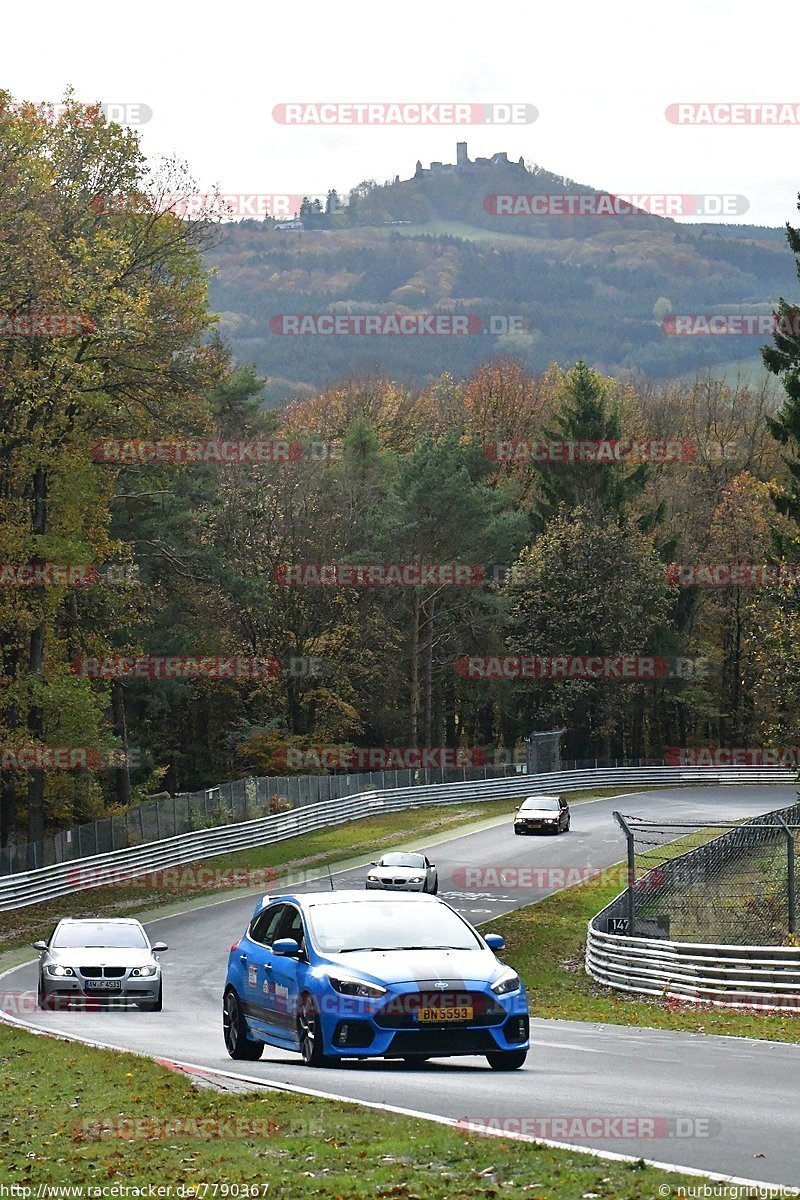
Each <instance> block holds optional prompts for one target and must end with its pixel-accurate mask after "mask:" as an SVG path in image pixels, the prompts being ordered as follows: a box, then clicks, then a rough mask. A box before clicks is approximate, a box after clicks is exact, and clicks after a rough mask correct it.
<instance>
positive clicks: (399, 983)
mask: <svg viewBox="0 0 800 1200" xmlns="http://www.w3.org/2000/svg"><path fill="white" fill-rule="evenodd" d="M503 947H504V942H503V939H502V938H501V937H499V936H498V935H496V934H486V936H485V937H484V936H481V934H479V933H478V932H477V930H475V929H474V928H473V927H472V925H470V924H469V922H468V921H467V920H465V918H464V917H462V916H460V914H459V913H457V912H455V911H454V909H452V908H450V906H449V905H448V904H445V903H444V901H443V900H439V899H438V898H436V897H434V896H425V895H419V894H417V893H410V892H398V893H396V894H394V895H387V894H386V893H382V894H380V893H379V894H376V893H368V892H365V891H355V890H352V891H341V892H310V893H306V894H304V895H298V896H275V897H269V896H265V897H264V899H263V901H261V902H259V904H258V905H256V909H255V912H254V913H253V917H252V919H251V921H250V924H249V926H248V928H247V930H246V932H245V933H244V934H243V935H242V937H241V938H240V939H239V941H238V942H237V943H236V945H235V946H232V947H231V950H230V956H229V959H228V975H227V980H226V983H225V990H224V994H223V1002H222V1005H223V1034H224V1038H225V1047H226V1049H227V1051H228V1054H229V1055H230V1056H231V1058H235V1059H249V1060H255V1059H258V1058H260V1057H261V1054H262V1052H263V1049H264V1046H265V1044H267V1045H270V1046H279V1047H281V1048H282V1049H285V1050H295V1051H299V1052H300V1054H301V1055H302V1057H303V1061H304V1062H305V1063H306V1064H307V1065H308V1066H313V1067H321V1066H328V1065H331V1064H334V1063H336V1062H337V1061H338V1060H339V1059H341V1058H402V1059H405V1060H406V1061H408V1062H411V1063H420V1062H424V1061H425V1060H426V1059H428V1058H438V1057H449V1056H451V1055H465V1054H482V1055H485V1056H486V1059H487V1060H488V1062H489V1065H490V1066H491V1067H492V1068H493V1069H494V1070H498V1071H509V1070H514V1069H515V1068H517V1067H521V1066H522V1064H523V1062H524V1061H525V1057H526V1055H527V1053H528V1049H529V1040H528V1039H529V1020H528V1002H527V996H526V993H525V988H524V986H523V984H522V982H521V981H520V979H519V977H518V976H517V974H516V973H515V972H514V971H513V970H512V969H511V968H510V967H508V966H506V965H505V964H503V963H501V962H499V961H498V959H497V958H495V955H494V951H495V950H502V949H503Z"/></svg>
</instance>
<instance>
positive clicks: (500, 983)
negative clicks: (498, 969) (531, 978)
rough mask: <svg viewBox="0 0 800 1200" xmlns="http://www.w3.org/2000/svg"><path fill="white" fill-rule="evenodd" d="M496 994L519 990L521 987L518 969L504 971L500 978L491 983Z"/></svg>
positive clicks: (504, 994)
mask: <svg viewBox="0 0 800 1200" xmlns="http://www.w3.org/2000/svg"><path fill="white" fill-rule="evenodd" d="M489 986H490V987H491V989H492V991H493V992H494V994H495V996H506V995H508V993H509V992H518V991H519V989H520V982H519V975H518V974H517V972H516V971H512V970H510V969H509V970H508V971H504V972H503V974H502V975H501V976H500V978H499V979H495V981H494V983H492V984H490V985H489Z"/></svg>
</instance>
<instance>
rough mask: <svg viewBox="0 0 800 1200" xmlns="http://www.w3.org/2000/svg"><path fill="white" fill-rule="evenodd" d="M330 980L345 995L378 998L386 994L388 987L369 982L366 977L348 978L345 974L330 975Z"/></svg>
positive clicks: (336, 989)
mask: <svg viewBox="0 0 800 1200" xmlns="http://www.w3.org/2000/svg"><path fill="white" fill-rule="evenodd" d="M328 982H329V983H330V985H331V987H332V988H333V989H334V991H337V992H341V994H342V995H343V996H364V997H368V998H371V999H376V998H377V997H378V996H385V995H386V988H385V987H381V985H380V984H379V983H367V981H366V980H364V979H347V978H346V977H345V976H343V975H329V976H328Z"/></svg>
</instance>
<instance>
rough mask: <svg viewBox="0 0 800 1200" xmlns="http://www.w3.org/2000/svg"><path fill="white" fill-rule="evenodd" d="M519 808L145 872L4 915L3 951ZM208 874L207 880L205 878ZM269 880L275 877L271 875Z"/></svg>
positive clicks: (368, 825)
mask: <svg viewBox="0 0 800 1200" xmlns="http://www.w3.org/2000/svg"><path fill="white" fill-rule="evenodd" d="M638 790H640V791H644V790H649V789H644V788H641V789H638ZM618 794H619V789H618V788H616V789H615V788H603V789H598V790H596V791H591V792H575V793H565V795H570V796H571V802H572V803H573V804H574V803H578V802H580V801H581V800H591V799H599V798H601V797H604V796H614V795H618ZM518 803H519V800H517V799H513V798H508V797H507V798H504V799H501V800H487V801H482V802H480V803H476V804H458V805H449V804H448V805H444V804H442V805H436V806H434V807H430V808H417V809H407V810H405V811H403V812H395V813H383V814H378V815H376V816H374V817H363V818H361V819H359V820H356V821H348V822H347V823H346V824H344V825H335V826H333V827H331V828H329V829H320V830H317V831H316V832H315V833H304V834H300V835H299V836H298V837H293V838H288V839H287V840H286V841H284V842H276V843H274V844H273V845H271V846H253V847H252V848H251V849H249V850H240V851H238V852H237V853H235V854H225V855H220V856H218V857H216V858H207V859H203V860H202V862H198V863H193V864H192V863H187V864H186V865H185V866H183V867H178V868H175V869H174V870H173V871H167V872H165V873H164V874H163V875H161V876H159V875H158V874H157V873H154V874H153V875H149V876H148V875H145V876H142V877H141V878H139V879H135V880H130V881H129V882H126V883H125V884H120V885H115V886H109V887H99V888H92V889H91V890H89V891H81V892H73V893H71V894H70V895H68V896H63V897H61V898H60V899H58V900H51V901H48V902H46V903H43V904H31V905H28V906H26V907H25V908H15V909H11V910H9V911H8V912H0V951H6V950H13V949H17V948H20V947H27V946H28V945H30V943H31V942H33V941H36V940H37V939H38V938H47V937H49V936H50V934H51V932H52V930H53V927H54V925H55V924H56V922H57V921H58V920H59V919H60V918H61V917H80V916H87V915H91V916H136V917H140V918H142V917H143V916H144V915H145V914H148V915H155V914H156V912H158V911H159V910H162V909H168V908H170V907H174V906H175V905H177V904H180V903H181V902H186V901H187V900H193V901H194V902H196V901H197V900H198V899H201V898H202V897H204V896H213V895H219V896H224V895H225V894H228V893H230V892H231V887H230V879H231V877H232V876H234V874H235V873H236V872H240V873H246V872H255V871H260V870H261V871H265V872H268V871H270V870H275V871H279V872H280V873H281V874H283V873H286V874H290V873H294V872H297V871H302V870H313V871H314V872H315V873H316V871H317V870H319V869H320V868H324V867H325V866H327V865H330V864H334V863H341V862H342V861H343V860H345V859H349V858H356V857H358V856H363V855H372V854H373V853H375V852H380V851H381V850H383V849H384V848H385V847H386V846H387V845H396V843H397V840H398V839H403V841H405V842H409V841H410V840H412V839H413V840H414V841H417V840H420V839H426V840H428V841H431V840H433V839H435V838H436V837H437V836H438V835H439V834H442V835H443V836H444V835H446V834H447V833H451V832H454V831H455V832H457V831H458V827H459V826H461V825H465V826H468V825H469V824H470V823H474V822H482V821H488V820H491V819H492V818H496V817H501V816H503V815H504V814H507V813H509V814H510V813H512V812H513V811H514V809H515V808H516V807H517V805H518ZM398 848H400V847H398ZM352 865H356V864H355V863H353V864H352ZM200 867H202V868H203V871H208V872H212V871H213V872H214V873H215V875H216V876H217V877H218V878H219V880H220V883H221V885H222V886H218V887H196V886H194V885H195V883H196V882H197V881H198V879H199V878H200V876H199V874H198V872H197V870H194V869H193V868H200ZM203 877H204V878H208V876H207V875H205V876H203ZM267 878H268V879H269V875H267ZM257 886H258V884H257V883H253V884H251V885H250V888H249V890H250V891H252V890H253V888H254V887H257ZM273 887H274V884H272V883H271V882H268V883H267V884H266V885H263V886H262V890H264V891H268V890H270V888H273ZM244 890H248V889H244Z"/></svg>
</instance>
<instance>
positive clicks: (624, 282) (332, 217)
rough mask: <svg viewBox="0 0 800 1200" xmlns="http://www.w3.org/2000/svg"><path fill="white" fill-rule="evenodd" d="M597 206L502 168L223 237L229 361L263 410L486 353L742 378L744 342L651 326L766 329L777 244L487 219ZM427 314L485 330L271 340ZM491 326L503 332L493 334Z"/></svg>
mask: <svg viewBox="0 0 800 1200" xmlns="http://www.w3.org/2000/svg"><path fill="white" fill-rule="evenodd" d="M596 192H597V190H596V189H590V188H588V187H586V186H585V185H580V184H576V183H574V182H573V181H572V180H569V179H565V178H562V177H560V176H555V175H552V174H551V173H549V172H547V171H545V170H543V169H541V168H538V167H534V168H531V169H530V170H527V169H525V168H524V167H520V166H511V165H507V166H497V167H491V168H484V169H483V170H477V169H476V170H474V171H473V172H470V171H467V172H462V173H461V174H456V173H452V174H445V175H439V176H437V175H431V176H423V177H422V178H418V179H416V178H415V179H409V180H398V181H396V182H395V183H392V184H388V185H382V186H378V185H375V184H372V183H364V184H361V185H359V187H358V188H356V189H354V190H353V192H352V193H351V194H350V198H349V204H348V205H347V206H345V207H342V208H340V209H339V210H338V211H336V212H333V213H332V214H329V215H326V214H324V213H322V214H311V215H308V216H306V217H305V218H304V223H305V226H306V228H305V229H304V230H303V231H292V230H281V229H279V228H278V226H279V225H280V222H276V221H272V220H269V219H265V220H263V221H244V222H242V223H240V224H237V223H230V224H227V225H225V226H223V227H222V228H221V230H220V234H221V237H220V241H219V244H218V245H217V246H216V247H215V248H214V249H213V250H212V251H211V252H210V253H209V254H208V256H207V261H208V263H209V264H211V265H213V267H214V268H215V270H216V275H215V276H214V278H213V280H212V283H211V291H210V296H211V303H212V306H213V308H214V309H215V310H216V311H217V312H218V313H220V314H221V327H222V329H223V330H224V332H225V335H226V337H227V338H228V339H229V341H230V345H231V347H232V349H233V352H234V355H235V357H236V358H237V360H238V361H240V362H253V363H255V365H256V368H257V370H258V371H259V372H261V373H262V374H263V375H264V376H265V377H267V378H268V380H269V384H268V388H267V396H268V398H270V399H271V400H273V401H281V400H284V399H286V398H288V397H291V396H303V395H308V394H310V392H311V391H313V390H314V389H316V388H318V387H321V386H325V385H326V384H329V383H331V382H334V381H336V380H337V379H339V378H341V377H342V376H343V375H347V374H351V373H363V372H365V371H376V370H377V371H379V372H380V373H383V374H386V375H389V376H390V377H391V378H395V379H398V380H400V381H402V382H405V383H408V384H411V385H416V386H421V385H424V384H426V383H429V382H431V381H432V380H433V379H435V378H436V377H438V375H439V374H441V373H442V372H443V371H447V372H449V373H450V374H452V375H453V376H454V377H455V378H457V379H463V378H465V377H466V376H467V375H468V374H469V373H470V371H471V370H472V369H473V368H474V367H475V366H476V365H477V364H478V363H480V362H483V361H485V360H486V359H487V357H490V356H492V355H496V354H513V355H515V356H516V357H519V358H520V360H521V361H522V362H523V363H524V365H525V366H526V368H527V369H528V370H531V371H534V372H540V371H543V370H544V369H545V368H546V367H547V365H548V364H549V363H551V362H559V363H562V364H568V363H570V362H573V361H574V360H575V359H576V358H577V357H583V358H585V359H586V360H587V362H588V363H589V364H590V365H591V366H594V367H596V368H597V369H598V370H600V371H602V372H605V373H610V374H613V375H615V376H620V375H621V376H623V377H626V376H627V377H636V376H638V375H642V374H644V375H647V376H648V377H652V378H659V379H667V378H673V377H676V376H680V375H683V374H685V373H687V372H690V373H692V372H695V371H696V370H698V369H704V368H709V367H714V366H716V365H719V364H721V363H729V362H732V361H735V360H749V361H750V362H752V360H753V358H754V356H755V355H757V354H758V347H759V345H760V344H761V343H760V341H759V339H758V338H757V337H742V336H718V337H714V336H693V337H680V336H679V337H675V336H670V335H669V333H668V331H667V329H666V328H665V326H664V323H663V322H664V317H665V316H666V315H667V314H668V313H670V312H672V313H715V312H727V311H734V312H738V311H744V312H747V313H759V312H760V313H764V314H768V313H769V312H770V311H771V309H772V307H773V306H774V304H775V302H776V301H777V299H778V297H779V296H780V295H781V294H782V292H783V291H785V290H786V286H787V283H788V282H789V281H790V279H791V271H790V270H788V271H787V260H786V256H785V253H784V252H783V249H782V246H783V237H784V235H783V231H781V230H767V229H759V228H756V227H747V226H731V225H715V224H712V223H706V224H704V225H687V224H681V223H679V222H678V221H675V220H672V219H669V218H666V217H661V216H655V215H651V214H649V213H646V212H638V213H634V214H631V215H627V216H614V215H611V216H609V215H596V216H568V215H562V216H556V215H550V216H516V217H504V216H496V215H492V214H491V213H490V212H487V211H486V208H487V202H488V200H490V199H491V197H492V196H493V195H495V194H498V193H507V194H522V195H525V194H531V193H533V194H540V195H547V196H560V195H573V196H576V195H577V196H580V195H581V194H583V193H591V194H596ZM488 207H491V204H488ZM431 311H435V312H450V311H455V312H458V313H468V314H471V315H473V316H475V317H477V318H479V322H478V323H476V328H477V327H478V326H479V324H480V323H481V322H482V323H483V327H484V329H485V332H480V333H476V334H475V335H473V336H467V337H459V336H437V337H424V336H423V337H392V336H377V337H376V336H358V335H344V336H337V335H330V336H325V335H306V336H302V335H301V336H293V335H287V334H281V333H279V332H276V329H275V325H276V321H275V318H276V317H279V316H280V315H281V314H286V313H292V314H296V313H310V314H320V313H340V314H347V313H398V312H400V313H404V312H431ZM492 318H495V325H494V327H492V326H491V319H492ZM498 318H501V319H502V318H514V321H513V323H511V324H509V325H507V326H503V324H502V321H499V322H498ZM271 322H272V325H271V324H270V323H271ZM493 328H494V330H495V331H497V330H499V332H493V331H492V329H493ZM761 340H762V341H763V338H762V339H761Z"/></svg>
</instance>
